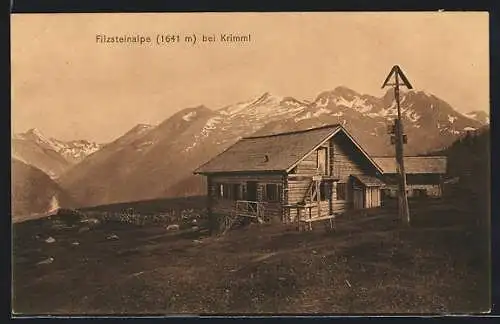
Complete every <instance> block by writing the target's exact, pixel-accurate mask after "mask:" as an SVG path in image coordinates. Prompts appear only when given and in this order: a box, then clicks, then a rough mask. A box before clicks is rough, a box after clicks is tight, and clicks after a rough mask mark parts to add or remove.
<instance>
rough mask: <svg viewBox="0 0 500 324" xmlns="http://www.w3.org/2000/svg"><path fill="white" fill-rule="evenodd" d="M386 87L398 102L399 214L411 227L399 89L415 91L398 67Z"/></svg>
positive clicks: (396, 121)
mask: <svg viewBox="0 0 500 324" xmlns="http://www.w3.org/2000/svg"><path fill="white" fill-rule="evenodd" d="M392 76H394V82H393V83H389V82H390V79H391V77H392ZM386 86H394V99H395V101H396V107H397V111H398V117H397V118H396V119H395V120H394V131H393V132H391V133H393V134H394V144H395V148H396V163H397V167H398V170H397V171H398V175H399V177H398V178H399V181H398V182H399V186H398V189H399V190H398V213H399V217H400V219H401V220H402V221H403V222H404V223H405V224H406V225H410V209H409V206H408V195H407V192H406V173H405V166H404V152H403V147H404V144H405V143H406V141H405V135H404V129H403V122H402V120H401V103H400V100H399V87H400V86H405V87H407V88H408V89H413V87H412V85H411V84H410V81H408V79H407V78H406V76H405V75H404V73H403V71H401V69H400V67H399V66H398V65H395V66H393V67H392V70H391V72H390V73H389V75H388V76H387V78H386V79H385V81H384V83H383V85H382V88H384V87H386ZM391 142H392V139H391Z"/></svg>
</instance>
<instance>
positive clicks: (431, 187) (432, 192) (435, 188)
mask: <svg viewBox="0 0 500 324" xmlns="http://www.w3.org/2000/svg"><path fill="white" fill-rule="evenodd" d="M406 189H407V190H408V197H410V198H413V197H415V196H416V194H415V191H414V190H421V189H423V190H426V192H427V196H428V197H435V198H438V197H441V196H442V194H443V190H442V186H441V185H438V184H407V185H406ZM384 190H386V192H387V191H388V194H389V197H391V198H397V195H398V194H397V191H398V185H386V186H385V187H384Z"/></svg>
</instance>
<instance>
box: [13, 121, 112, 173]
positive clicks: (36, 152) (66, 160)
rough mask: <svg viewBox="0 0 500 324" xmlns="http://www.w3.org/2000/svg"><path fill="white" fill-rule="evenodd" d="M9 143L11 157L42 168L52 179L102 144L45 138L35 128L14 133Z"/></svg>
mask: <svg viewBox="0 0 500 324" xmlns="http://www.w3.org/2000/svg"><path fill="white" fill-rule="evenodd" d="M11 145H12V146H11V155H12V157H14V158H16V159H17V160H19V161H22V162H24V163H26V164H29V165H32V166H34V167H36V168H38V169H40V170H42V171H43V172H45V173H46V174H47V175H48V176H49V177H51V178H52V179H56V178H58V177H59V176H60V175H61V174H62V173H64V172H65V171H66V170H67V169H69V168H70V167H71V166H73V165H75V164H77V163H79V162H81V161H82V160H83V159H84V158H86V157H87V156H88V155H90V154H92V153H94V152H96V151H98V150H99V149H100V148H101V147H102V146H103V145H102V144H97V143H94V142H90V141H87V140H73V141H61V140H57V139H55V138H47V137H45V136H44V135H43V134H42V132H40V131H39V130H38V129H36V128H32V129H30V130H28V131H27V132H25V133H20V134H14V136H13V137H12V141H11Z"/></svg>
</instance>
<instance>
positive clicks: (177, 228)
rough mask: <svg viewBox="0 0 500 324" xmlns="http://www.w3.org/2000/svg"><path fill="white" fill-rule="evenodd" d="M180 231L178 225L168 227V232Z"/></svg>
mask: <svg viewBox="0 0 500 324" xmlns="http://www.w3.org/2000/svg"><path fill="white" fill-rule="evenodd" d="M178 230H179V225H177V224H171V225H168V226H167V231H178Z"/></svg>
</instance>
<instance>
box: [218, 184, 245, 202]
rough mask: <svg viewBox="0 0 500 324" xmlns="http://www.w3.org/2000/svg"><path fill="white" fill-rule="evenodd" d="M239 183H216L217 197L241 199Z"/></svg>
mask: <svg viewBox="0 0 500 324" xmlns="http://www.w3.org/2000/svg"><path fill="white" fill-rule="evenodd" d="M240 188H241V185H240V184H238V183H219V184H217V198H221V199H229V200H238V199H241V190H240Z"/></svg>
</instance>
